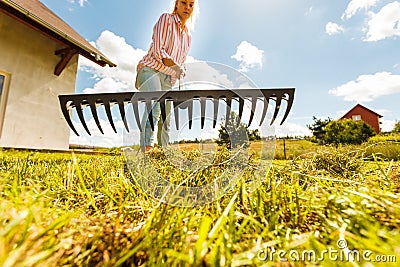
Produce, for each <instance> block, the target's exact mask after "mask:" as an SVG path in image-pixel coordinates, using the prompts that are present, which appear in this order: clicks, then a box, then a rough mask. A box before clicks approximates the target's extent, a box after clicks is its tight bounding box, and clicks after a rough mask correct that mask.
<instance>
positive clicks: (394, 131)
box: [392, 121, 400, 133]
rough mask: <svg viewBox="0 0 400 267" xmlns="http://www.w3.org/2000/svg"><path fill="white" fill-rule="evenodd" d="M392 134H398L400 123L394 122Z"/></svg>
mask: <svg viewBox="0 0 400 267" xmlns="http://www.w3.org/2000/svg"><path fill="white" fill-rule="evenodd" d="M392 132H393V133H400V121H398V122H396V124H395V125H394V129H393V130H392Z"/></svg>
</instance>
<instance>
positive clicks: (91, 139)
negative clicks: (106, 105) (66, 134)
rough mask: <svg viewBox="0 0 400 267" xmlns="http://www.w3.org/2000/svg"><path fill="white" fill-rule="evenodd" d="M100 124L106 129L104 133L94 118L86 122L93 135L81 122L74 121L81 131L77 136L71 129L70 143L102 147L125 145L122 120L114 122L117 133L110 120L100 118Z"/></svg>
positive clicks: (78, 130)
mask: <svg viewBox="0 0 400 267" xmlns="http://www.w3.org/2000/svg"><path fill="white" fill-rule="evenodd" d="M99 121H100V125H101V127H102V129H103V131H104V135H103V134H102V133H101V132H100V130H99V129H98V128H97V125H96V122H95V121H94V119H90V120H89V121H87V122H86V125H87V126H88V129H89V131H90V133H91V135H88V134H87V133H86V131H85V129H84V128H83V126H82V124H81V123H80V122H76V121H74V120H73V121H72V123H73V124H74V126H75V129H76V130H77V132H78V133H79V136H76V135H75V133H74V132H72V130H71V135H70V139H69V143H70V144H74V145H90V146H100V147H118V146H123V134H124V126H123V122H122V121H121V120H119V121H116V122H114V124H115V128H116V129H117V133H115V132H114V130H113V129H112V128H111V125H110V123H109V122H108V120H107V121H106V120H103V119H99Z"/></svg>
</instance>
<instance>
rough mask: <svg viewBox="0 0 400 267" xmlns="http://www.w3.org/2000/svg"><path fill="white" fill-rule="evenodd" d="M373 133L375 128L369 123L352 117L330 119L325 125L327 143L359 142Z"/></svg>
mask: <svg viewBox="0 0 400 267" xmlns="http://www.w3.org/2000/svg"><path fill="white" fill-rule="evenodd" d="M374 135H376V133H375V130H374V129H373V128H372V127H371V126H370V125H369V124H367V123H365V122H364V121H353V120H352V119H342V120H337V121H331V122H329V123H328V124H327V125H326V127H325V142H326V143H328V144H336V145H338V144H361V143H363V142H365V141H367V140H368V138H370V137H372V136H374Z"/></svg>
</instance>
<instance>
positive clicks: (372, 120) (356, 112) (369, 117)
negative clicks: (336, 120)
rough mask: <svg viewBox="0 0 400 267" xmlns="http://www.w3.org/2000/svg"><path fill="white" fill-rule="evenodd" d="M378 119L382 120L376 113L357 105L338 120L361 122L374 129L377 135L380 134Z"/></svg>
mask: <svg viewBox="0 0 400 267" xmlns="http://www.w3.org/2000/svg"><path fill="white" fill-rule="evenodd" d="M379 118H382V116H381V115H379V114H378V113H376V112H374V111H372V110H370V109H368V108H366V107H364V106H363V105H360V104H357V105H356V106H355V107H353V108H352V109H350V110H349V111H348V112H347V113H346V114H344V115H343V116H342V117H341V118H340V119H352V120H354V121H361V120H362V121H364V122H365V123H367V124H369V125H370V126H371V127H372V128H374V129H375V132H376V133H377V134H378V133H380V132H381V127H380V122H379Z"/></svg>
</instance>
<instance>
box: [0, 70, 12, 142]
mask: <svg viewBox="0 0 400 267" xmlns="http://www.w3.org/2000/svg"><path fill="white" fill-rule="evenodd" d="M10 77H11V75H10V74H9V73H6V72H3V71H1V70H0V138H1V132H2V130H3V122H4V114H5V112H6V104H7V96H8V87H9V84H10Z"/></svg>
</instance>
